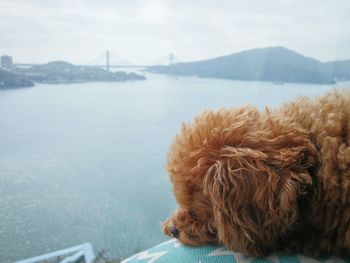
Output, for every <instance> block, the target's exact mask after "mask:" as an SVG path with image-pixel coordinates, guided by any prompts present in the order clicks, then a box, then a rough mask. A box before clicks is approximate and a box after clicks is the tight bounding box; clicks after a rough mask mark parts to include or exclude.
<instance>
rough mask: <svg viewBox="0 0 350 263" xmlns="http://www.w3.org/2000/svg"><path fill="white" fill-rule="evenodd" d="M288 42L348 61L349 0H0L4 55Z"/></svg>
mask: <svg viewBox="0 0 350 263" xmlns="http://www.w3.org/2000/svg"><path fill="white" fill-rule="evenodd" d="M276 45H279V46H285V47H288V48H290V49H293V50H295V51H297V52H300V53H302V54H304V55H306V56H311V57H314V58H317V59H319V60H322V61H329V60H335V59H350V1H349V0H293V1H287V0H285V1H277V0H263V1H262V0H256V1H253V0H239V1H233V0H201V1H200V0H197V1H196V0H0V55H1V54H5V53H6V54H10V55H12V56H14V60H15V61H16V62H36V63H38V62H39V63H40V62H47V61H51V60H66V61H70V62H73V63H86V62H89V61H92V60H94V59H95V58H96V57H98V56H99V55H101V54H102V53H103V52H105V50H107V49H109V50H110V51H111V52H113V53H114V54H116V55H118V56H119V57H122V58H124V59H126V60H128V61H130V62H133V63H136V64H145V63H150V62H153V61H156V60H157V59H159V58H161V57H163V56H165V55H167V54H169V53H171V52H173V53H174V54H175V55H176V56H177V57H179V58H180V59H181V60H183V61H192V60H200V59H206V58H211V57H215V56H220V55H226V54H231V53H234V52H237V51H242V50H245V49H249V48H255V47H266V46H276Z"/></svg>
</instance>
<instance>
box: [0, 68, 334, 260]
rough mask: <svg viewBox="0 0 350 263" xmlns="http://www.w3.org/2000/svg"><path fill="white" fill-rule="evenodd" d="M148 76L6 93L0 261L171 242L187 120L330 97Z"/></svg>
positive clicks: (0, 150) (0, 149)
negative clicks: (174, 149)
mask: <svg viewBox="0 0 350 263" xmlns="http://www.w3.org/2000/svg"><path fill="white" fill-rule="evenodd" d="M146 77H148V80H146V81H141V82H128V83H89V84H72V85H38V86H37V87H34V88H28V89H19V90H7V91H0V262H8V261H12V260H16V259H22V258H27V257H31V256H36V255H39V254H43V253H46V252H49V251H53V250H57V249H62V248H65V247H68V246H72V245H77V244H80V243H82V242H87V241H88V242H91V243H92V245H93V247H94V249H95V251H98V250H100V249H108V250H109V251H110V252H111V254H112V255H113V256H115V257H117V258H125V257H126V256H128V255H130V254H132V253H134V252H137V251H138V250H140V249H144V248H146V247H148V246H151V245H154V244H156V243H157V242H160V241H163V240H165V239H166V237H164V236H163V234H162V233H161V232H160V221H161V220H163V219H165V218H166V217H167V216H168V215H170V214H171V212H172V211H173V210H174V209H175V208H176V204H175V201H174V200H173V197H172V194H171V186H170V184H169V182H168V177H167V175H166V173H165V170H164V166H165V157H166V152H167V148H168V146H169V144H170V143H171V140H172V138H173V137H174V135H175V133H176V132H177V130H178V128H179V126H180V124H181V122H182V121H188V120H191V119H192V118H193V116H194V115H195V114H197V113H199V112H201V111H202V110H204V109H207V108H220V107H234V106H239V105H242V104H247V103H251V104H255V105H257V106H259V107H263V106H265V105H270V106H272V107H275V106H278V105H280V104H281V103H282V102H284V101H287V100H289V99H291V98H294V97H296V96H298V95H312V94H320V93H322V92H323V91H325V90H328V89H330V88H331V87H330V86H324V85H322V86H319V85H302V84H285V85H274V84H272V83H268V82H243V81H228V80H213V79H198V78H194V77H187V78H173V77H166V76H158V75H151V74H146Z"/></svg>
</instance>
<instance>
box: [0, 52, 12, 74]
mask: <svg viewBox="0 0 350 263" xmlns="http://www.w3.org/2000/svg"><path fill="white" fill-rule="evenodd" d="M0 60H1V62H0V65H1V68H2V69H7V70H11V69H12V68H13V59H12V57H11V56H8V55H3V56H1V58H0Z"/></svg>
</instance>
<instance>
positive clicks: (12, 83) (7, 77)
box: [0, 69, 34, 89]
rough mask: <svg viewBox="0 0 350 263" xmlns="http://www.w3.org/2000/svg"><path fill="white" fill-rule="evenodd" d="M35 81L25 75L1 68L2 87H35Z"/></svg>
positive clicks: (0, 84) (0, 81)
mask: <svg viewBox="0 0 350 263" xmlns="http://www.w3.org/2000/svg"><path fill="white" fill-rule="evenodd" d="M33 86H34V83H33V82H32V81H31V80H29V79H28V78H26V77H25V76H23V75H19V74H15V73H12V72H9V71H7V70H2V69H0V89H12V88H22V87H33Z"/></svg>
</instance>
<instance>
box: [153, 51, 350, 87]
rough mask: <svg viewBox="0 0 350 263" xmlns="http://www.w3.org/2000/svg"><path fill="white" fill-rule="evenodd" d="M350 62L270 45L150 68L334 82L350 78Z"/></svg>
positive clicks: (246, 77)
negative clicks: (322, 58)
mask: <svg viewBox="0 0 350 263" xmlns="http://www.w3.org/2000/svg"><path fill="white" fill-rule="evenodd" d="M348 63H349V61H344V62H342V63H341V62H329V63H322V62H320V61H318V60H316V59H313V58H309V57H305V56H303V55H301V54H298V53H297V52H295V51H293V50H290V49H287V48H284V47H268V48H258V49H251V50H247V51H243V52H239V53H235V54H232V55H228V56H222V57H217V58H212V59H208V60H203V61H197V62H188V63H177V64H173V65H169V66H153V67H149V68H147V70H148V71H150V72H154V73H160V74H170V75H185V76H186V75H195V76H198V77H203V78H222V79H237V80H261V81H276V82H300V83H321V84H331V83H334V79H337V78H342V79H345V78H347V79H350V73H349V71H350V67H349V64H348Z"/></svg>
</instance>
